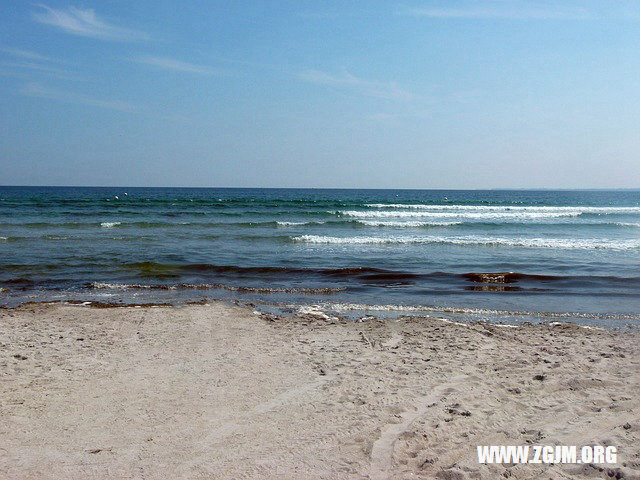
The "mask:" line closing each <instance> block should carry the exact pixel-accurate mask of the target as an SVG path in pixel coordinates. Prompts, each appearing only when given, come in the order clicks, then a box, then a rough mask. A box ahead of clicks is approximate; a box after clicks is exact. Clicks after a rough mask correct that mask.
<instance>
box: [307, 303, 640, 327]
mask: <svg viewBox="0 0 640 480" xmlns="http://www.w3.org/2000/svg"><path fill="white" fill-rule="evenodd" d="M317 307H318V308H321V309H322V310H324V311H332V312H336V313H342V312H347V311H354V310H355V311H379V312H412V313H441V314H442V313H445V314H451V313H453V314H471V315H485V316H486V315H489V316H498V315H499V316H516V317H518V316H522V317H551V318H569V319H572V318H604V319H632V320H637V319H638V315H616V314H610V315H609V314H597V313H579V312H530V311H511V310H492V309H485V308H459V307H440V306H434V307H429V306H426V305H392V304H387V305H367V304H363V303H326V304H322V305H319V306H317ZM550 325H553V323H550ZM558 325H560V323H559V322H558Z"/></svg>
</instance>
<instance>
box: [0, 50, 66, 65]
mask: <svg viewBox="0 0 640 480" xmlns="http://www.w3.org/2000/svg"><path fill="white" fill-rule="evenodd" d="M0 51H2V52H4V53H7V54H9V55H11V56H13V57H18V58H22V59H24V60H32V61H36V62H55V60H54V59H52V58H50V57H46V56H44V55H40V54H39V53H37V52H33V51H31V50H22V49H20V48H10V47H2V48H0Z"/></svg>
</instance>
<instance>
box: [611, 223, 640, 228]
mask: <svg viewBox="0 0 640 480" xmlns="http://www.w3.org/2000/svg"><path fill="white" fill-rule="evenodd" d="M616 225H618V226H619V227H640V223H624V222H618V223H616Z"/></svg>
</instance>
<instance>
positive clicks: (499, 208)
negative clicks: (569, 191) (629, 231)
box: [365, 203, 640, 213]
mask: <svg viewBox="0 0 640 480" xmlns="http://www.w3.org/2000/svg"><path fill="white" fill-rule="evenodd" d="M365 206H366V207H369V208H397V209H414V210H462V211H469V210H472V211H487V212H574V211H579V212H581V213H640V207H585V206H563V207H551V206H540V207H538V206H517V205H514V206H512V205H424V204H404V203H369V204H366V205H365Z"/></svg>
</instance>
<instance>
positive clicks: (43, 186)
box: [0, 185, 640, 191]
mask: <svg viewBox="0 0 640 480" xmlns="http://www.w3.org/2000/svg"><path fill="white" fill-rule="evenodd" d="M7 187H9V188H119V189H123V188H155V189H169V188H176V189H177V188H181V189H193V190H195V189H201V190H202V189H210V190H213V189H218V190H222V189H226V190H418V191H421V190H422V191H424V190H441V191H456V190H458V191H492V190H503V191H611V190H626V191H629V190H630V191H635V190H640V186H638V187H557V188H556V187H485V188H480V187H478V188H450V187H432V188H418V187H404V188H398V187H220V186H208V187H196V186H144V185H0V188H7Z"/></svg>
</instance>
